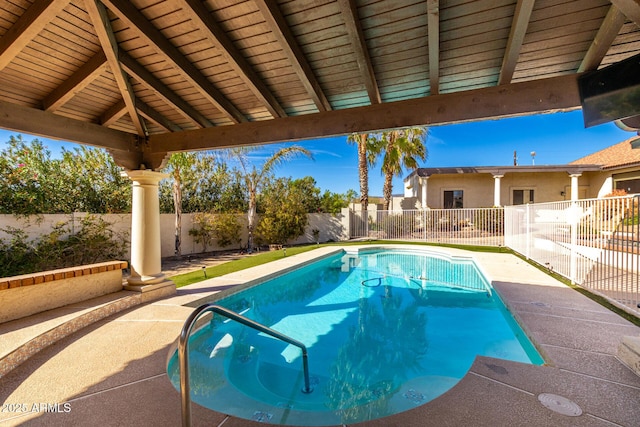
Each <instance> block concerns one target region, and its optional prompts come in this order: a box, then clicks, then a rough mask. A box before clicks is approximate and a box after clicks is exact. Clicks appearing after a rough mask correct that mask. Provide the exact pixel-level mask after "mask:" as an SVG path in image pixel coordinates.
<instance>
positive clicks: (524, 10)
mask: <svg viewBox="0 0 640 427" xmlns="http://www.w3.org/2000/svg"><path fill="white" fill-rule="evenodd" d="M534 3H535V0H518V3H517V4H516V10H515V12H514V14H513V22H512V23H511V31H510V32H509V40H508V41H507V48H506V50H505V53H504V57H503V58H502V67H501V68H500V77H499V78H498V84H499V85H503V84H507V83H510V82H511V79H512V78H513V73H514V71H515V70H516V65H517V64H518V57H519V56H520V49H521V48H522V42H523V41H524V36H525V35H526V34H527V27H528V26H529V20H530V19H531V12H532V11H533V4H534Z"/></svg>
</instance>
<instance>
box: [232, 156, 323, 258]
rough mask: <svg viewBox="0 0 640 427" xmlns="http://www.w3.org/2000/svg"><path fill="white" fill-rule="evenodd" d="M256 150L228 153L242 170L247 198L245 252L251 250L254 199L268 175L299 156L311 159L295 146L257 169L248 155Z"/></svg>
mask: <svg viewBox="0 0 640 427" xmlns="http://www.w3.org/2000/svg"><path fill="white" fill-rule="evenodd" d="M255 150H257V148H255V147H254V148H247V147H238V148H232V149H231V150H230V151H229V152H230V155H231V156H232V157H235V158H236V159H238V162H239V163H240V168H241V169H242V180H243V181H244V183H245V187H246V188H245V191H246V192H247V194H248V196H249V210H248V211H247V229H248V230H249V238H248V241H247V251H248V252H251V251H252V250H253V231H254V230H255V228H256V221H255V218H256V199H257V195H258V191H259V190H260V189H261V188H262V186H263V181H264V180H265V179H266V178H267V177H268V176H269V174H270V173H271V172H272V171H273V170H274V169H275V168H276V167H277V166H279V165H281V164H282V163H284V162H285V161H287V160H290V159H292V158H294V157H296V156H299V155H305V156H307V157H309V158H310V159H313V156H312V155H311V153H310V152H309V151H308V150H306V149H304V148H302V147H300V146H297V145H293V146H291V147H285V148H282V149H280V150H278V151H276V152H275V153H274V154H273V155H272V156H271V157H269V158H268V159H267V160H266V161H265V162H264V163H263V164H262V167H261V168H259V169H258V168H257V167H256V166H255V165H253V164H251V162H250V161H249V157H248V154H249V153H250V152H252V151H255Z"/></svg>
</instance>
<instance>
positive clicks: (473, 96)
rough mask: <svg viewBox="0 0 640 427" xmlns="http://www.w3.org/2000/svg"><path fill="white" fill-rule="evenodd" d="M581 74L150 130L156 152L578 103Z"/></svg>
mask: <svg viewBox="0 0 640 427" xmlns="http://www.w3.org/2000/svg"><path fill="white" fill-rule="evenodd" d="M578 76H579V75H578V74H571V75H565V76H561V77H554V78H549V79H542V80H533V81H526V82H522V83H512V84H509V85H503V86H492V87H488V88H483V89H476V90H470V91H464V92H454V93H449V94H444V95H431V96H427V97H423V98H419V99H410V100H405V101H398V102H392V103H384V104H375V105H369V106H365V107H358V108H350V109H344V110H334V111H326V112H322V113H315V114H307V115H302V116H295V117H286V118H282V119H273V120H265V121H258V122H251V123H243V124H239V125H234V126H218V127H215V128H209V129H199V130H193V131H183V132H179V133H172V134H161V135H151V136H150V137H149V149H150V150H151V151H152V152H158V153H163V152H176V151H192V150H207V149H214V148H229V147H238V146H243V145H255V144H268V143H277V142H286V141H298V140H303V139H308V138H318V137H327V136H336V135H347V134H350V133H353V132H357V133H362V132H373V131H380V130H385V129H394V128H403V127H408V126H424V125H426V126H430V125H442V124H451V123H459V122H466V121H474V120H486V119H497V118H502V117H513V116H518V115H526V114H533V113H542V112H555V111H566V110H571V109H576V108H579V107H580V95H579V92H578V83H577V79H578Z"/></svg>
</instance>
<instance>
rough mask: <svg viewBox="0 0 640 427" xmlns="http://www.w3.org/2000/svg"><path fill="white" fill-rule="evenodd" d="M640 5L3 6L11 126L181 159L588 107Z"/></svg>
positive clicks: (630, 39)
mask: <svg viewBox="0 0 640 427" xmlns="http://www.w3.org/2000/svg"><path fill="white" fill-rule="evenodd" d="M638 53H640V0H611V1H609V0H537V1H534V0H475V1H471V0H404V1H400V0H398V1H394V0H277V1H276V0H272V1H269V0H205V1H203V0H71V1H69V0H35V1H30V0H2V1H0V128H5V129H10V130H14V131H17V132H25V133H30V134H36V135H41V136H46V137H50V138H58V139H63V140H68V141H74V142H79V143H83V144H89V145H93V146H98V147H104V148H107V149H109V151H110V152H111V153H112V154H113V155H114V158H115V159H116V160H117V161H118V162H119V163H120V164H121V165H123V166H124V167H126V168H129V169H136V168H139V167H140V166H141V165H144V167H146V168H150V169H154V168H158V167H159V166H160V165H161V163H162V161H163V159H164V158H165V157H166V154H167V153H168V152H172V151H185V150H200V149H208V148H217V147H229V146H237V145H243V144H259V143H271V142H280V141H291V140H298V139H303V138H314V137H321V136H330V135H340V134H346V133H350V132H364V131H372V130H380V129H389V128H394V127H404V126H412V125H437V124H444V123H453V122H459V121H467V120H481V119H486V118H496V117H504V116H512V115H521V114H531V113H536V112H547V111H559V110H567V109H574V108H579V106H580V100H579V94H578V89H577V83H576V81H577V76H578V75H579V74H580V73H581V72H584V71H590V70H595V69H598V68H601V67H604V66H606V65H609V64H612V63H615V62H618V61H620V60H623V59H625V58H628V57H629V56H632V55H635V54H638Z"/></svg>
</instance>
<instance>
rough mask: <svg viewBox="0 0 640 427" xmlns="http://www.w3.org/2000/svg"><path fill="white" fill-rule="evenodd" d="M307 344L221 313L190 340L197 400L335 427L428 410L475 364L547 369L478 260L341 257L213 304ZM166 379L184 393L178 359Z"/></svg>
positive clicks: (402, 254)
mask: <svg viewBox="0 0 640 427" xmlns="http://www.w3.org/2000/svg"><path fill="white" fill-rule="evenodd" d="M216 304H218V305H221V306H223V307H226V308H228V309H230V310H233V311H235V312H237V313H240V314H243V315H244V316H246V317H249V318H250V319H253V320H255V321H257V322H259V323H262V324H264V325H267V326H269V327H271V328H272V329H275V330H276V331H279V332H281V333H284V334H286V335H288V336H290V337H291V338H294V339H296V340H298V341H301V342H302V343H303V344H305V345H306V346H307V348H308V351H309V370H310V377H311V384H312V386H313V388H314V391H313V392H312V393H310V394H305V393H303V392H302V391H301V390H302V388H303V374H302V361H301V351H300V349H299V348H297V347H294V346H291V345H288V344H286V343H284V342H282V341H279V340H276V339H274V338H272V337H270V336H268V335H265V334H262V333H259V332H257V331H255V330H253V329H251V328H248V327H246V326H243V325H241V324H239V323H237V322H233V321H229V320H227V319H224V318H222V317H220V316H218V315H216V316H215V317H214V319H213V321H212V323H211V324H210V325H209V326H207V327H204V328H202V329H200V330H199V331H198V332H196V333H194V334H193V335H192V338H191V339H190V341H189V348H190V353H189V358H190V363H191V365H190V366H191V368H190V374H191V393H192V399H193V401H194V402H196V403H198V404H200V405H203V406H205V407H208V408H211V409H213V410H216V411H219V412H222V413H225V414H230V415H234V416H237V417H240V418H246V419H251V420H256V421H264V422H270V423H274V424H282V425H308V426H321V425H335V424H341V423H354V422H359V421H365V420H371V419H376V418H380V417H384V416H388V415H391V414H395V413H398V412H402V411H406V410H408V409H411V408H414V407H416V406H418V405H422V404H424V403H426V402H428V401H430V400H432V399H434V398H436V397H438V396H439V395H441V394H442V393H444V392H446V391H447V390H449V389H450V388H451V387H453V386H454V385H455V384H456V383H457V382H458V381H459V380H460V379H461V378H462V377H463V376H464V375H465V374H466V372H467V371H468V370H469V368H470V366H471V364H472V363H473V360H474V358H475V357H476V356H477V355H483V356H489V357H496V358H502V359H509V360H514V361H519V362H524V363H533V364H542V363H543V360H542V358H541V357H540V355H539V354H538V353H537V352H536V350H535V348H534V347H533V345H532V344H531V342H530V341H529V340H528V339H527V337H526V336H525V334H524V333H523V332H522V330H521V329H520V327H519V326H518V324H517V323H516V322H515V321H514V320H513V318H512V317H511V315H510V314H509V312H508V311H507V310H506V309H505V307H504V305H503V304H502V302H501V301H500V299H499V297H498V296H497V295H496V294H495V292H494V291H493V289H491V287H490V286H489V284H488V282H487V281H486V279H485V278H484V277H483V276H482V275H481V274H480V272H479V271H478V269H477V267H476V265H475V264H474V263H473V262H472V261H471V260H465V259H461V260H457V259H456V260H451V259H449V258H447V257H445V256H442V255H438V254H434V253H422V252H411V251H404V250H397V249H395V250H392V251H390V250H376V251H369V252H360V253H343V254H339V255H336V256H331V257H328V258H325V259H322V260H320V261H318V262H315V263H313V264H310V265H307V266H305V267H302V268H300V269H298V270H295V271H293V272H290V273H288V274H286V275H283V276H280V277H277V278H276V279H273V280H270V281H267V282H265V283H264V284H261V285H258V286H254V287H251V288H249V289H245V290H243V291H241V292H238V293H236V294H233V295H231V296H228V297H226V298H224V299H221V300H219V301H217V302H216ZM168 372H169V377H170V378H171V381H172V382H173V384H174V386H175V387H176V388H178V387H179V372H178V363H177V356H176V355H174V356H173V358H172V359H171V360H170V361H169V365H168Z"/></svg>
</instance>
